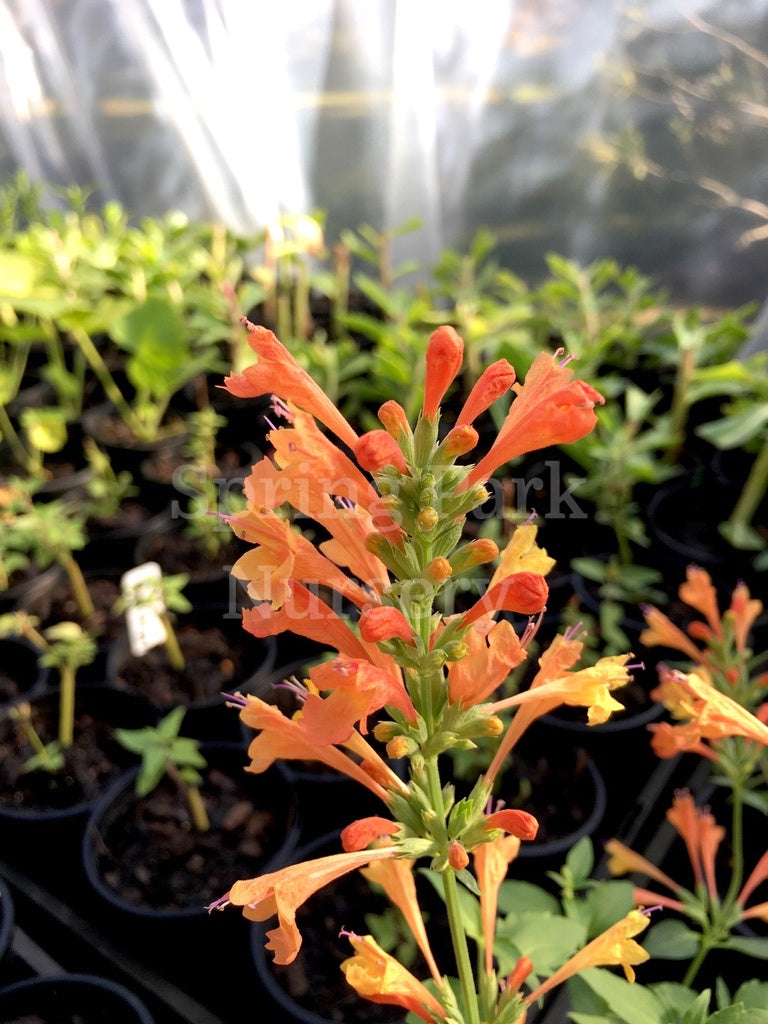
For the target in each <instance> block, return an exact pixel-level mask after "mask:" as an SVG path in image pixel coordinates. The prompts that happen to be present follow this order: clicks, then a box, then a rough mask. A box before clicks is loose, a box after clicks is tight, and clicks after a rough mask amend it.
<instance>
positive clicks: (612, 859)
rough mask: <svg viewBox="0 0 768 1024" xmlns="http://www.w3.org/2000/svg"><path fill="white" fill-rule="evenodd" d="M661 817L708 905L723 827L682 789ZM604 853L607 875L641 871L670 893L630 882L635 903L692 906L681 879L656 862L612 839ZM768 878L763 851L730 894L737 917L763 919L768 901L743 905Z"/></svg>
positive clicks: (713, 895) (714, 898) (682, 909)
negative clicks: (680, 843) (676, 839)
mask: <svg viewBox="0 0 768 1024" xmlns="http://www.w3.org/2000/svg"><path fill="white" fill-rule="evenodd" d="M667 820H668V821H669V823H670V824H671V825H673V826H674V828H675V830H676V831H677V833H678V835H679V836H680V838H681V839H682V840H683V842H684V843H685V847H686V850H687V852H688V859H689V860H690V862H691V869H692V872H693V879H694V889H695V893H696V894H697V895H699V896H701V895H706V896H707V897H708V898H709V900H710V901H711V903H712V905H717V902H718V900H719V895H718V892H719V890H718V886H717V878H716V871H715V860H716V857H717V851H718V847H719V846H720V843H721V842H722V841H723V839H724V837H725V829H724V828H723V826H722V825H718V824H717V822H716V821H715V818H714V816H713V815H712V814H711V813H710V812H709V810H708V809H707V808H702V807H697V806H696V804H695V803H694V800H693V797H692V796H691V794H690V793H689V792H688V791H687V790H682V791H680V792H678V793H676V794H675V797H674V799H673V801H672V806H671V807H670V808H669V810H668V811H667ZM605 849H606V852H607V853H608V854H609V860H608V870H609V871H610V872H611V874H613V875H626V874H630V873H635V874H640V875H645V876H646V877H647V878H649V879H651V880H652V881H654V882H657V883H658V884H659V885H661V886H663V887H664V888H665V889H667V890H668V891H669V892H671V893H672V894H673V896H671V897H670V896H667V895H666V894H664V893H659V892H656V891H652V890H649V889H645V888H642V887H637V888H635V891H634V899H635V902H636V903H637V904H638V905H639V906H641V907H651V906H660V907H666V908H667V909H669V910H675V911H678V912H679V913H681V914H686V913H688V911H689V910H690V908H691V907H693V906H695V902H696V901H695V897H694V894H693V893H692V892H691V891H690V890H689V889H687V888H686V887H685V886H683V885H682V884H681V883H679V882H676V881H674V879H672V878H670V877H669V875H666V874H665V873H664V872H663V871H661V870H660V869H659V868H657V867H656V865H655V864H653V863H651V861H649V860H647V859H646V858H645V857H643V856H641V855H640V854H639V853H635V852H634V850H631V849H629V847H627V846H625V845H624V844H623V843H620V842H619V841H618V840H617V839H611V840H610V841H609V842H607V843H606V844H605ZM767 879H768V852H766V853H764V854H763V856H762V857H761V858H760V860H759V861H758V862H757V864H756V865H755V868H754V870H753V871H752V873H751V874H750V876H749V878H748V879H747V881H746V882H745V883H744V885H743V886H742V887H741V890H740V891H739V893H738V895H737V896H736V899H735V904H736V907H737V909H738V911H739V915H738V917H737V920H736V921H735V922H734V923H737V921H744V920H748V919H750V918H759V919H761V920H763V921H768V903H759V904H756V905H754V906H752V907H749V908H745V904H746V902H747V900H748V899H749V897H750V896H751V895H752V893H753V892H754V890H755V889H756V888H757V887H758V886H759V885H761V884H762V883H763V882H765V881H766V880H767Z"/></svg>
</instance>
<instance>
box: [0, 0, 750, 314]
mask: <svg viewBox="0 0 768 1024" xmlns="http://www.w3.org/2000/svg"><path fill="white" fill-rule="evenodd" d="M766 54H768V0H674V2H672V0H624V2H610V0H474V2H468V0H283V2H279V0H278V2H275V0H0V69H1V71H2V74H1V76H0V175H1V176H3V177H4V176H7V175H8V174H9V173H11V172H12V171H13V170H14V169H15V168H16V167H23V168H25V169H26V170H27V171H28V172H29V174H30V175H31V177H33V178H34V179H35V180H38V181H50V182H55V183H59V184H69V183H78V184H81V185H88V186H94V188H95V196H96V197H97V198H98V199H99V200H105V199H107V198H117V199H119V200H120V201H121V202H122V203H123V204H124V205H125V206H126V207H127V208H128V209H129V210H130V211H132V212H133V213H135V214H137V215H143V214H150V215H154V214H159V213H162V212H164V211H166V210H169V209H182V210H184V211H186V212H187V213H188V214H189V215H190V216H192V217H214V218H217V219H221V220H223V221H224V222H225V223H227V224H229V225H230V226H231V227H233V228H235V229H237V230H241V231H251V230H253V229H256V228H259V227H263V226H264V225H265V224H267V223H269V222H270V221H272V220H274V219H275V217H277V216H278V215H279V213H280V212H281V211H292V212H301V211H305V212H306V211H311V210H313V209H322V210H324V211H326V212H327V214H328V235H329V237H331V238H333V237H337V235H338V232H339V231H340V230H341V229H342V228H345V227H355V226H357V225H358V224H360V223H362V222H369V223H371V224H372V225H374V226H375V227H376V228H386V227H396V226H398V225H400V224H402V223H403V222H404V221H406V220H408V219H409V218H411V217H414V216H416V217H418V218H420V220H421V222H422V224H423V228H422V230H421V231H419V232H418V233H415V234H411V235H408V236H406V237H405V238H403V239H401V240H399V241H398V243H397V245H398V247H399V248H398V249H397V250H396V253H395V255H396V258H401V257H406V256H414V257H417V258H419V259H422V260H424V261H426V262H431V261H432V260H433V259H434V258H435V257H436V256H437V254H438V253H439V252H440V250H441V249H442V248H444V247H446V246H453V247H462V246H465V245H466V244H467V243H468V241H469V239H470V238H471V235H472V234H473V233H474V231H475V230H476V229H477V228H478V227H480V226H488V227H490V228H491V229H492V230H493V231H495V232H496V233H497V235H498V237H499V239H500V247H501V255H502V258H503V259H504V262H506V263H507V264H508V265H510V266H511V267H512V268H513V269H515V270H517V271H518V272H519V273H521V274H523V275H524V276H528V277H531V276H534V277H535V276H536V275H537V274H541V273H543V271H544V262H543V260H544V254H545V253H546V252H548V251H556V252H559V253H563V254H565V255H569V256H572V257H573V258H575V259H578V260H580V261H582V262H587V261H589V260H592V259H595V258H598V257H601V256H614V257H616V258H617V259H619V260H621V261H622V262H627V263H635V264H637V265H638V266H640V267H641V268H642V269H643V270H645V271H646V272H648V273H651V274H653V275H655V276H656V277H658V278H659V279H660V280H661V281H662V282H663V283H666V284H668V285H669V286H671V287H672V288H674V289H675V291H676V293H677V294H679V295H680V296H681V297H683V298H693V299H695V300H697V301H704V302H711V303H712V304H718V303H722V304H726V303H727V304H733V303H738V302H742V301H746V300H748V299H752V298H760V297H762V296H763V294H764V289H765V281H764V273H763V267H764V264H765V255H764V254H765V251H766V249H765V246H766V245H768V241H765V240H763V238H762V234H761V231H762V229H765V228H766V226H767V225H768V141H767V140H768V134H767V133H766V127H767V125H768V56H766Z"/></svg>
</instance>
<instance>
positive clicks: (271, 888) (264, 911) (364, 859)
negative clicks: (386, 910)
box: [216, 846, 397, 964]
mask: <svg viewBox="0 0 768 1024" xmlns="http://www.w3.org/2000/svg"><path fill="white" fill-rule="evenodd" d="M395 856H397V847H395V846H387V847H380V848H379V849H376V850H360V851H358V852H357V853H334V854H331V855H330V856H328V857H319V858H318V859H317V860H307V861H302V862H301V863H300V864H290V865H288V867H285V868H281V869H280V870H279V871H271V872H270V873H269V874H266V875H260V876H259V877H258V878H249V879H244V880H242V881H239V882H235V884H234V885H233V886H232V888H231V889H230V891H229V892H228V893H227V895H226V896H225V897H224V898H223V899H222V900H219V901H217V903H216V908H217V909H219V908H223V907H225V906H226V905H227V904H231V905H232V906H235V907H242V908H243V916H244V917H247V918H248V920H249V921H266V920H267V919H268V918H270V917H273V916H274V915H275V914H277V919H278V927H277V928H275V929H273V930H272V931H269V932H267V938H268V942H267V944H266V948H267V949H269V950H271V951H272V952H273V953H274V954H275V963H277V964H290V963H292V962H293V961H294V960H295V959H296V954H297V953H298V952H299V949H300V948H301V933H300V931H299V929H298V926H297V924H296V911H297V910H298V909H299V907H300V906H301V905H302V904H303V903H305V902H306V901H307V900H308V899H309V898H310V896H312V895H314V893H316V892H317V891H318V890H319V889H322V888H323V887H324V886H326V885H328V884H330V883H331V882H334V881H335V880H336V879H337V878H341V877H342V876H343V875H346V874H349V872H350V871H355V870H356V869H357V868H361V867H364V866H365V865H366V864H370V863H371V862H373V861H376V860H386V859H387V858H390V857H395Z"/></svg>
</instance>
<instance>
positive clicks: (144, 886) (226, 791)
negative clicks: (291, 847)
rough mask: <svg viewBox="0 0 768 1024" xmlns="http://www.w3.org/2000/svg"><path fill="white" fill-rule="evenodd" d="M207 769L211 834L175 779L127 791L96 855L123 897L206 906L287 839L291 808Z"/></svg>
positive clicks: (159, 904) (153, 904)
mask: <svg viewBox="0 0 768 1024" xmlns="http://www.w3.org/2000/svg"><path fill="white" fill-rule="evenodd" d="M244 760H245V759H244ZM202 772H203V775H204V779H203V783H202V786H201V793H202V797H203V801H204V803H205V807H206V810H207V813H208V815H209V817H210V822H211V827H210V829H209V830H208V831H207V832H205V833H199V832H197V831H196V830H195V829H194V828H193V826H192V825H191V823H190V820H189V815H188V811H187V807H186V803H185V800H184V797H183V795H182V794H181V793H180V792H179V791H178V789H176V787H175V786H174V785H173V784H172V783H171V782H170V780H168V779H164V780H163V781H162V782H161V783H160V784H159V785H158V787H157V788H156V789H154V790H153V791H152V792H151V793H149V794H148V795H147V796H145V797H142V798H141V799H139V798H137V797H135V796H134V795H133V793H132V792H130V793H128V794H126V796H125V798H124V799H121V800H119V801H118V803H117V806H116V807H115V809H114V810H112V811H111V812H110V814H109V817H108V821H107V823H106V824H105V825H104V826H103V828H102V831H101V833H100V835H99V837H98V848H97V851H96V858H97V864H98V871H99V875H100V876H101V878H102V879H103V880H104V882H105V883H106V885H107V886H108V888H110V889H112V890H114V891H115V893H116V894H118V895H119V897H120V899H121V900H122V901H123V902H125V903H129V904H131V905H134V906H136V907H146V908H155V909H159V908H164V909H179V908H203V907H205V906H206V905H208V904H209V903H212V902H213V901H214V900H217V899H219V898H220V897H221V896H222V895H223V894H224V893H225V892H226V891H227V889H228V887H229V886H231V885H232V883H233V882H235V881H237V880H238V879H243V878H252V877H254V876H255V875H258V874H259V873H260V872H261V871H262V870H263V866H264V864H265V863H266V861H267V860H268V859H269V858H270V857H271V856H273V855H274V853H275V852H276V851H277V849H278V847H279V846H280V844H281V843H282V841H283V838H284V836H285V827H286V818H287V811H286V809H285V808H284V809H283V810H282V813H281V812H280V809H279V808H277V807H274V806H269V803H270V801H269V800H267V801H266V802H267V804H268V806H260V807H255V806H254V801H253V798H252V795H251V794H250V793H249V791H248V789H247V788H246V787H245V786H244V785H243V784H242V783H241V782H240V781H239V780H238V779H236V778H235V777H234V776H233V775H231V774H230V773H229V772H226V771H223V770H221V769H218V768H215V767H210V768H208V769H203V770H202ZM275 802H276V801H275Z"/></svg>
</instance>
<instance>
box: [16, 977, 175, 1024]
mask: <svg viewBox="0 0 768 1024" xmlns="http://www.w3.org/2000/svg"><path fill="white" fill-rule="evenodd" d="M84 985H87V986H88V987H89V988H92V989H94V990H97V991H98V990H102V991H105V992H110V993H111V994H112V995H114V996H116V998H117V999H119V1000H120V1001H121V1002H122V1003H124V1004H125V1005H126V1006H127V1007H130V1009H131V1010H133V1011H134V1013H135V1019H136V1024H155V1021H154V1017H153V1016H152V1014H151V1013H150V1012H149V1010H148V1008H147V1007H146V1005H145V1004H144V1003H143V1002H142V1001H141V1000H140V999H139V997H138V996H136V995H134V993H133V992H131V991H130V989H127V988H126V987H125V986H124V985H121V984H120V983H119V982H117V981H113V980H112V979H111V978H104V977H102V976H101V975H97V974H87V973H85V972H79V973H72V974H70V973H65V972H61V973H57V974H43V975H38V976H36V977H34V978H24V979H23V980H21V981H14V982H12V983H11V984H10V985H5V986H3V987H2V988H0V1005H1V1004H2V1002H3V1001H4V1000H5V999H6V998H11V997H13V996H15V995H17V994H19V995H23V993H25V992H27V991H30V992H34V991H35V990H37V989H40V988H41V987H44V988H56V987H59V988H60V987H61V986H66V987H68V988H72V989H73V990H75V991H76V990H77V988H78V987H82V986H84ZM32 1009H34V1007H30V1010H32Z"/></svg>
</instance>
